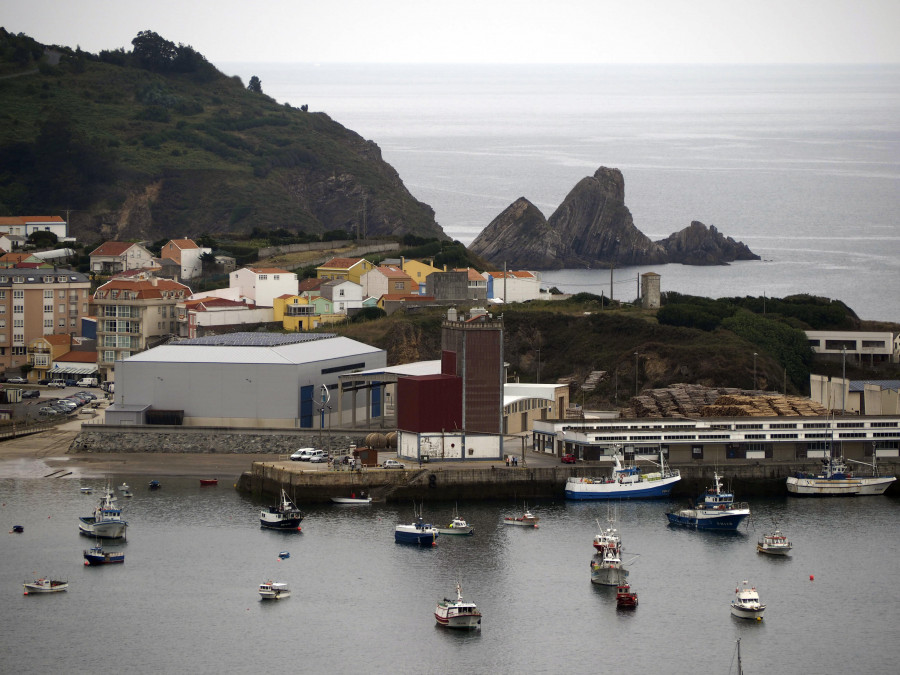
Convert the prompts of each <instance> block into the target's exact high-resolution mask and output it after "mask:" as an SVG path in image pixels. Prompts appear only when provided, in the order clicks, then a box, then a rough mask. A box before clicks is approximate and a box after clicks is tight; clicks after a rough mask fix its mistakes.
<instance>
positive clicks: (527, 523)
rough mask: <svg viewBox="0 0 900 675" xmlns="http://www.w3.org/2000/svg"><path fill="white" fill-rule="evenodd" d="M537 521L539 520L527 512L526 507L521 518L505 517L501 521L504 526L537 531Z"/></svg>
mask: <svg viewBox="0 0 900 675" xmlns="http://www.w3.org/2000/svg"><path fill="white" fill-rule="evenodd" d="M539 520H540V518H539V517H538V516H536V515H534V514H533V513H531V511H529V510H528V506H527V505H526V506H525V511H524V513H522V515H521V516H518V517H514V516H507V517H506V518H504V519H503V523H504V524H506V525H518V526H520V527H531V528H534V529H537V526H538V521H539Z"/></svg>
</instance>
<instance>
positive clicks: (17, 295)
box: [13, 289, 25, 300]
mask: <svg viewBox="0 0 900 675" xmlns="http://www.w3.org/2000/svg"><path fill="white" fill-rule="evenodd" d="M24 299H25V291H23V290H21V289H16V290H14V291H13V300H24Z"/></svg>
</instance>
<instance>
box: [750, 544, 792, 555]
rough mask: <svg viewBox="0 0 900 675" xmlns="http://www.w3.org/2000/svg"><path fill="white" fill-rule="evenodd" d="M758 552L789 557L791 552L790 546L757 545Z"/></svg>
mask: <svg viewBox="0 0 900 675" xmlns="http://www.w3.org/2000/svg"><path fill="white" fill-rule="evenodd" d="M756 550H757V552H758V553H765V554H766V555H787V554H788V553H790V552H791V547H790V546H764V545H763V544H757V545H756Z"/></svg>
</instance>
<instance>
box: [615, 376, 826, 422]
mask: <svg viewBox="0 0 900 675" xmlns="http://www.w3.org/2000/svg"><path fill="white" fill-rule="evenodd" d="M625 414H626V416H631V417H814V416H820V415H826V414H827V411H826V410H825V408H823V407H822V406H821V405H819V404H818V403H816V402H814V401H812V400H810V399H808V398H802V397H799V396H783V395H781V394H771V393H760V392H748V391H744V390H741V389H735V388H731V387H704V386H703V385H699V384H675V385H672V386H671V387H667V388H665V389H650V390H647V391H644V392H642V393H641V395H640V396H635V397H634V398H632V399H631V404H630V408H629V409H628V410H626V411H625Z"/></svg>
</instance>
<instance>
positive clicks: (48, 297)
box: [44, 291, 53, 300]
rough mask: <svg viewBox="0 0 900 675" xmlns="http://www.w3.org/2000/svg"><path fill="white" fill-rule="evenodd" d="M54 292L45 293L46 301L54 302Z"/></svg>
mask: <svg viewBox="0 0 900 675" xmlns="http://www.w3.org/2000/svg"><path fill="white" fill-rule="evenodd" d="M52 299H53V291H44V300H52Z"/></svg>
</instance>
